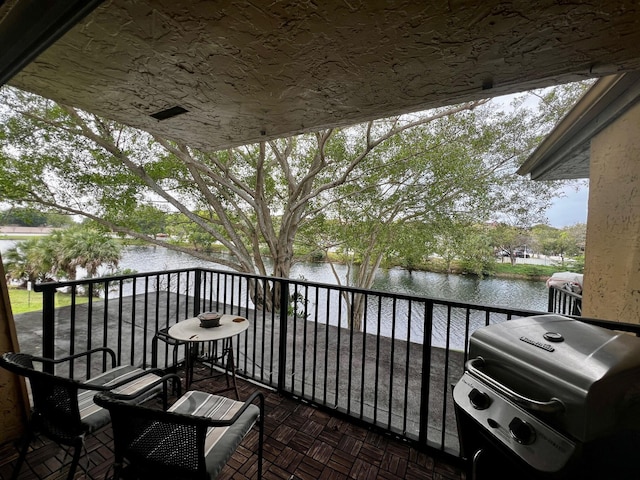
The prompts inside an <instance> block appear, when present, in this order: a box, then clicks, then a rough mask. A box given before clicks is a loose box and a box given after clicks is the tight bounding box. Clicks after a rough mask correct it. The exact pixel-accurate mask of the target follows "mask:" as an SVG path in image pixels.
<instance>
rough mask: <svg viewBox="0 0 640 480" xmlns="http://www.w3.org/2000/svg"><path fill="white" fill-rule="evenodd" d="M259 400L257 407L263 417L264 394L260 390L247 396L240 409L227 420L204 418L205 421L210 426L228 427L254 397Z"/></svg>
mask: <svg viewBox="0 0 640 480" xmlns="http://www.w3.org/2000/svg"><path fill="white" fill-rule="evenodd" d="M256 398H257V399H258V400H259V404H258V408H259V409H260V416H261V417H264V395H263V393H262V392H253V393H252V394H251V396H250V397H249V398H247V400H246V401H245V402H244V405H242V407H240V410H238V411H237V412H236V414H235V415H234V416H233V417H231V418H230V419H228V420H213V419H210V418H206V417H205V418H206V423H207V424H208V425H209V426H211V427H228V426H230V425H233V424H234V423H236V422H237V421H238V419H239V418H240V416H241V415H242V414H243V413H244V412H245V410H246V409H247V408H249V406H250V405H251V404H252V403H253V402H254V400H255V399H256Z"/></svg>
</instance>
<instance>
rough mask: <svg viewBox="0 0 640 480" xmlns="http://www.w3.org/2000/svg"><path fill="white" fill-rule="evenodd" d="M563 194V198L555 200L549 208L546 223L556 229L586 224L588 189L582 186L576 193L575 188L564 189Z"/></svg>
mask: <svg viewBox="0 0 640 480" xmlns="http://www.w3.org/2000/svg"><path fill="white" fill-rule="evenodd" d="M564 193H565V196H563V197H561V198H556V199H555V201H554V202H553V205H552V206H551V208H549V210H547V213H546V215H547V219H548V222H547V223H548V224H549V225H551V226H552V227H556V228H562V227H568V226H571V225H575V224H576V223H587V199H588V197H589V187H588V186H586V185H585V186H582V187H580V189H579V190H578V191H576V189H575V187H565V188H564Z"/></svg>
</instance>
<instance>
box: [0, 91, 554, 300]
mask: <svg viewBox="0 0 640 480" xmlns="http://www.w3.org/2000/svg"><path fill="white" fill-rule="evenodd" d="M2 102H3V104H4V106H5V108H4V110H3V111H2V112H1V114H2V121H1V122H0V141H2V145H3V148H2V150H1V151H0V191H1V192H2V200H5V201H10V202H13V203H15V204H18V205H27V206H33V205H38V206H39V207H40V208H45V209H50V210H52V211H58V212H64V213H68V214H74V215H83V216H85V217H87V218H89V219H92V220H93V221H95V222H97V223H100V224H101V225H103V226H104V227H106V228H108V229H110V230H112V231H115V232H120V233H122V234H128V235H131V236H134V237H137V238H141V239H144V240H147V241H149V242H151V243H160V241H159V240H157V239H155V238H154V236H153V234H152V233H150V232H148V231H146V232H145V231H144V230H145V229H144V228H142V226H141V225H140V222H136V221H135V219H136V216H137V215H138V213H139V212H140V211H141V209H144V208H146V207H148V205H151V204H152V205H154V206H156V207H158V206H164V207H162V208H164V209H165V210H166V211H167V212H177V215H179V216H181V217H183V218H184V219H185V220H187V221H189V222H190V223H191V224H192V225H193V228H194V229H195V231H193V230H192V231H191V233H190V235H191V237H192V238H197V236H198V235H206V236H209V237H210V238H212V239H214V240H215V241H217V242H219V243H220V244H222V245H223V246H224V247H226V248H227V249H228V251H229V252H230V254H231V256H230V257H226V258H220V257H214V256H211V255H210V254H208V253H207V252H206V251H205V250H203V249H200V248H191V247H188V246H184V245H167V246H170V248H174V249H176V250H179V251H183V252H187V253H190V254H192V255H194V256H196V257H199V258H202V259H205V260H210V261H214V262H218V263H221V264H224V265H227V266H229V267H231V268H233V269H235V270H237V271H241V272H251V273H253V272H256V273H260V274H265V275H267V274H272V275H274V276H278V277H288V276H289V272H290V269H291V265H292V262H293V259H294V245H295V240H296V238H297V237H298V234H299V232H300V229H301V228H306V226H307V225H308V224H310V223H312V221H315V219H317V218H325V219H330V220H331V221H333V222H334V223H333V224H334V225H336V224H340V223H341V222H342V224H343V225H345V223H344V221H343V220H347V221H349V222H350V223H349V228H348V229H343V232H351V231H360V234H359V235H358V236H352V238H356V239H357V241H358V242H363V245H364V247H362V246H358V247H357V248H358V250H359V251H358V253H357V254H358V256H360V257H362V258H364V259H365V260H364V262H363V264H364V265H366V266H367V268H366V270H363V271H362V276H361V277H360V278H359V279H358V280H357V281H356V284H357V285H359V286H366V285H369V284H370V281H371V278H372V275H373V274H375V269H376V268H377V267H378V265H379V264H380V261H379V258H380V255H381V254H382V255H384V253H381V251H384V250H387V251H388V249H389V245H390V242H392V241H393V240H394V239H393V236H394V235H395V233H394V232H397V231H399V230H398V229H397V228H396V227H397V226H398V225H397V224H398V223H404V224H406V223H407V222H409V221H412V220H414V221H415V222H418V221H421V222H425V221H428V222H431V223H434V221H435V219H436V218H437V217H439V216H443V215H463V216H464V215H468V213H469V211H470V208H471V206H472V205H482V208H483V209H486V206H487V205H489V204H490V203H491V202H492V201H496V199H499V200H500V201H502V202H504V201H505V199H506V198H508V197H509V194H510V193H512V192H516V193H518V197H517V198H515V199H514V200H513V202H514V203H513V204H516V203H517V204H520V203H521V201H522V195H521V194H520V193H521V189H519V188H515V187H513V186H512V184H513V182H508V181H506V180H504V183H502V184H500V185H499V184H496V185H499V186H500V187H501V188H502V190H500V189H498V188H494V189H491V190H487V185H488V184H489V183H490V182H491V181H492V180H493V179H496V178H501V179H503V178H504V176H502V177H500V176H498V175H496V172H498V171H504V170H505V169H506V168H507V166H509V165H510V163H509V160H511V159H513V158H517V157H518V156H519V155H522V152H523V151H524V148H523V147H522V143H523V138H525V137H526V139H527V141H530V139H531V138H532V135H525V133H526V132H527V131H528V132H534V131H535V129H533V128H532V127H531V125H527V126H526V128H525V130H524V131H523V128H522V122H519V121H518V118H517V117H516V116H514V115H511V116H509V117H508V118H507V119H506V120H499V121H498V120H496V121H490V119H491V118H493V117H494V116H499V115H500V113H499V110H500V109H499V108H498V107H494V109H492V110H486V111H485V110H483V112H485V113H483V115H482V116H478V115H475V114H474V112H473V110H474V109H476V108H478V107H479V106H480V105H482V104H484V103H485V102H484V101H480V102H475V103H470V104H463V105H458V106H454V107H450V108H443V109H438V110H433V111H430V112H426V113H422V114H414V115H405V116H401V117H398V118H393V119H384V120H379V121H372V122H368V123H366V124H363V125H359V126H356V127H353V128H349V129H341V130H337V129H329V130H324V131H320V132H317V133H315V134H308V135H301V136H297V137H290V138H286V139H282V140H277V141H271V142H263V143H260V144H257V145H250V146H245V147H240V148H235V149H230V150H225V151H202V150H196V149H194V148H191V147H190V146H188V145H186V144H184V143H181V142H177V141H175V140H169V139H167V138H161V137H158V136H151V135H149V134H147V133H145V132H140V131H137V130H133V129H131V128H128V127H126V126H123V125H121V124H117V123H115V122H112V121H109V120H106V119H104V118H100V117H98V116H95V115H92V114H88V113H86V112H82V111H79V110H77V109H74V108H71V107H68V106H64V105H59V104H56V103H54V102H52V101H50V100H46V99H43V98H40V97H36V96H34V95H31V94H27V93H25V92H21V91H18V90H15V89H12V88H4V89H3V90H2ZM496 112H498V113H496ZM478 122H480V123H482V122H485V123H487V124H492V125H495V124H496V123H500V125H501V128H502V129H503V130H504V131H503V132H499V131H498V129H496V128H493V129H488V128H479V127H478V125H477V124H478ZM501 134H502V136H500V135H501ZM457 140H458V141H457ZM480 147H481V148H480ZM493 159H495V160H496V161H492V160H493ZM483 164H489V165H492V167H490V168H489V169H488V170H487V169H485V170H483V171H479V170H478V168H479V167H480V166H481V165H483ZM468 165H471V166H473V167H474V168H475V170H474V168H467V167H468ZM433 175H436V176H437V175H445V176H447V175H449V176H451V178H450V179H445V180H444V181H442V182H438V181H432V178H431V177H432V176H433ZM540 188H542V187H540ZM491 197H493V198H491ZM531 197H532V198H533V197H535V198H538V199H541V198H545V197H544V196H543V195H537V196H536V195H531ZM546 198H548V195H547V197H546ZM380 199H382V200H383V201H382V202H381V201H380ZM478 199H482V202H478ZM363 207H364V208H363ZM478 211H480V209H478ZM362 212H364V213H366V215H362V214H361V213H362ZM319 216H320V217H319ZM349 217H351V220H349ZM354 222H355V223H354ZM356 223H357V225H356ZM309 226H310V227H311V225H309ZM154 233H157V232H154ZM338 240H339V241H340V242H341V244H342V245H343V246H344V247H345V249H350V250H351V251H352V252H356V248H355V247H354V246H353V245H351V246H349V245H348V242H345V241H344V239H338ZM409 243H410V242H406V244H407V245H408V244H409ZM161 244H162V245H166V244H165V243H164V242H162V243H161ZM265 254H266V255H267V256H269V257H270V258H271V259H272V265H273V268H272V269H271V270H270V271H268V270H267V266H266V265H267V263H266V262H265ZM267 297H268V296H267ZM277 298H278V297H277Z"/></svg>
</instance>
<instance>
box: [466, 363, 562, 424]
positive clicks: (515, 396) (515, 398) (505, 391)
mask: <svg viewBox="0 0 640 480" xmlns="http://www.w3.org/2000/svg"><path fill="white" fill-rule="evenodd" d="M484 363H485V361H484V358H482V357H476V358H472V359H471V360H469V361H467V363H466V364H465V368H466V370H467V371H468V372H469V373H470V374H471V375H472V376H474V377H476V378H477V379H478V380H481V381H483V382H485V383H486V384H488V385H489V386H491V387H493V388H494V389H495V390H497V391H498V392H500V393H501V394H502V395H504V396H505V397H507V398H508V399H509V400H511V401H512V402H513V403H515V404H517V405H519V406H521V407H522V408H526V409H527V410H532V411H535V412H543V413H559V412H563V411H564V403H562V401H561V400H560V399H558V398H555V397H552V398H551V400H549V401H547V402H541V401H539V400H533V399H531V398H527V397H525V396H524V395H521V394H519V393H517V392H514V391H513V390H511V389H510V388H508V387H505V386H504V385H502V384H501V383H500V382H498V381H496V380H494V379H493V378H491V377H490V376H489V375H487V374H486V373H484V372H483V371H481V370H479V368H480V367H482V366H483V365H484Z"/></svg>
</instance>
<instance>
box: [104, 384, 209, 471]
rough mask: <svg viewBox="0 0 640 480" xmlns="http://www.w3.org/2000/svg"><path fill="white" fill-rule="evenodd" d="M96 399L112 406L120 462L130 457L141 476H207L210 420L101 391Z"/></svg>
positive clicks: (133, 466) (118, 460) (109, 406)
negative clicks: (206, 447) (206, 438)
mask: <svg viewBox="0 0 640 480" xmlns="http://www.w3.org/2000/svg"><path fill="white" fill-rule="evenodd" d="M94 401H95V402H96V403H97V404H98V405H100V406H102V407H104V408H106V409H107V410H109V413H110V415H111V425H112V427H113V444H114V450H115V457H116V465H118V464H119V465H122V463H123V460H126V463H127V464H128V467H127V468H128V469H130V470H133V471H134V475H137V476H139V477H140V478H147V477H148V478H153V477H155V478H158V475H160V476H161V477H162V478H180V479H182V478H184V479H198V478H207V477H206V475H207V473H206V465H205V454H204V445H205V436H206V433H207V428H208V425H207V420H206V419H203V418H199V417H196V416H191V415H184V414H179V413H174V412H166V411H163V410H160V409H158V408H151V407H146V406H141V405H135V404H132V403H130V402H127V401H124V400H119V399H116V398H114V397H113V396H112V395H111V394H109V393H107V392H101V393H98V394H97V395H96V396H95V398H94Z"/></svg>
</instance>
